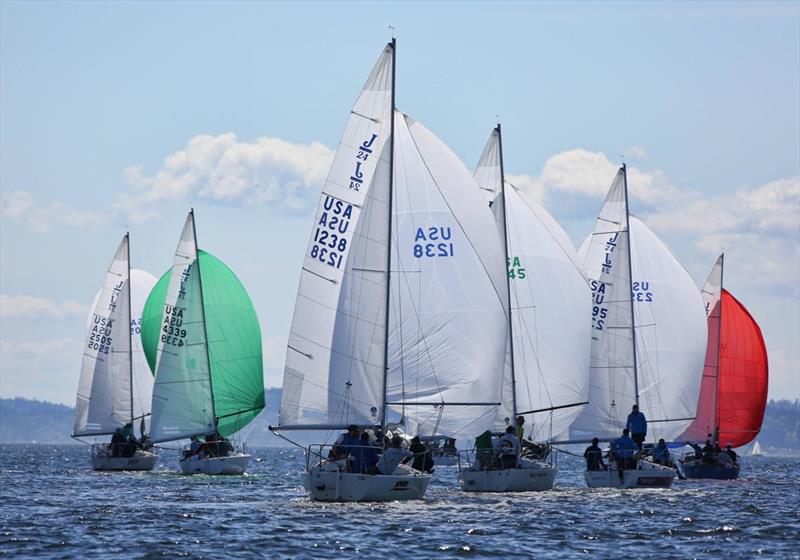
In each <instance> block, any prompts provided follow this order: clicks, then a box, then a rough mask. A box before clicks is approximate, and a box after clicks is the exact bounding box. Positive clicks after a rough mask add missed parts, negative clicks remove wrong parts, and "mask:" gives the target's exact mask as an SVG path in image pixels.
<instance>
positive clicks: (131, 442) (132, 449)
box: [122, 422, 137, 458]
mask: <svg viewBox="0 0 800 560" xmlns="http://www.w3.org/2000/svg"><path fill="white" fill-rule="evenodd" d="M122 435H123V436H124V437H125V444H123V445H122V456H123V457H129V458H130V457H133V456H134V455H135V454H136V444H137V442H136V436H134V435H133V424H131V423H130V422H128V423H127V424H125V425H124V426H123V427H122Z"/></svg>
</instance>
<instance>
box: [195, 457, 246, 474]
mask: <svg viewBox="0 0 800 560" xmlns="http://www.w3.org/2000/svg"><path fill="white" fill-rule="evenodd" d="M249 463H250V455H247V454H245V453H234V454H232V455H228V456H226V457H206V458H202V457H199V456H197V455H193V456H192V457H189V458H188V459H181V460H180V465H181V471H183V474H211V475H218V474H228V475H237V474H244V473H245V471H246V470H247V465H248V464H249Z"/></svg>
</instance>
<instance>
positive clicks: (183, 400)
mask: <svg viewBox="0 0 800 560" xmlns="http://www.w3.org/2000/svg"><path fill="white" fill-rule="evenodd" d="M194 231H195V230H194V213H193V212H189V216H188V217H187V218H186V223H185V224H184V226H183V232H182V233H181V239H180V241H179V242H178V248H177V249H176V250H175V259H174V261H173V264H172V272H171V273H170V278H169V286H168V288H167V295H166V297H165V298H164V310H163V312H162V319H161V330H160V333H159V335H160V336H159V340H158V354H157V358H156V373H155V382H154V386H153V401H152V410H153V416H152V425H151V427H150V437H151V438H152V440H153V441H154V442H156V443H157V442H162V441H171V440H176V439H183V438H188V437H191V436H195V435H202V434H207V433H210V432H212V431H213V430H214V427H215V424H216V419H215V418H214V403H213V400H212V393H211V368H210V366H209V362H208V344H207V341H206V328H205V323H204V310H203V294H202V293H201V284H200V269H199V262H198V260H197V242H196V239H195V234H194Z"/></svg>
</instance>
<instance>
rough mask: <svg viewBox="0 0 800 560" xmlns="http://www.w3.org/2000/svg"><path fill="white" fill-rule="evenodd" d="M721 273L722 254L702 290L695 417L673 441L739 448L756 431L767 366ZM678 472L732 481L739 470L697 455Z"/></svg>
mask: <svg viewBox="0 0 800 560" xmlns="http://www.w3.org/2000/svg"><path fill="white" fill-rule="evenodd" d="M724 268H725V255H724V254H722V255H720V256H719V258H718V259H717V262H716V263H715V264H714V267H713V268H712V269H711V273H710V274H709V276H708V280H706V283H705V285H704V286H703V290H702V295H703V303H704V304H705V310H706V313H707V315H708V345H707V346H706V359H705V368H704V370H703V381H702V385H701V389H700V398H699V399H698V402H697V413H696V418H695V420H694V422H692V424H691V425H690V426H689V427H688V428H687V429H686V431H685V432H684V434H683V435H682V436H681V437H679V438H678V440H679V441H686V442H703V441H705V440H706V439H707V438H709V436H710V439H711V440H713V441H716V442H719V444H720V445H727V444H730V445H731V447H742V446H744V445H747V444H748V443H750V442H751V441H752V440H753V439H754V438H755V437H756V436H757V435H758V432H759V431H760V430H761V422H762V420H763V419H764V409H765V407H766V405H767V386H768V381H769V379H768V378H769V366H768V361H767V349H766V346H765V345H764V337H763V336H762V335H761V329H760V328H759V327H758V323H756V321H755V319H753V317H752V316H751V315H750V313H748V311H747V309H746V308H745V307H744V305H742V304H741V303H740V302H739V301H738V300H737V299H736V298H735V297H733V296H732V295H731V294H730V292H728V291H727V290H726V289H725V288H724V287H723V276H724V275H723V273H724ZM756 445H758V442H756ZM754 450H755V447H754ZM683 469H684V472H685V473H686V476H687V477H689V478H718V479H733V478H736V477H738V475H739V465H735V464H728V462H727V461H725V465H722V464H718V462H710V461H708V460H706V461H703V460H702V458H701V457H698V456H696V455H690V456H687V457H685V458H684V460H683Z"/></svg>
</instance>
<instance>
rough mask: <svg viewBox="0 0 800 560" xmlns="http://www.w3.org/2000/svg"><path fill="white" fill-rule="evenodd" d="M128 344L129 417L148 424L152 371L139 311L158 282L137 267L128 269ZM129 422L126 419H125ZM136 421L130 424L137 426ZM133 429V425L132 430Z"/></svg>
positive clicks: (97, 298)
mask: <svg viewBox="0 0 800 560" xmlns="http://www.w3.org/2000/svg"><path fill="white" fill-rule="evenodd" d="M130 274H131V344H132V357H131V361H132V362H133V418H134V419H135V420H136V421H139V420H140V419H141V418H145V424H146V425H147V424H149V423H150V421H149V419H147V418H146V417H147V416H149V415H150V404H151V401H152V399H153V372H151V371H150V366H148V365H147V357H146V356H145V354H144V348H143V347H142V336H141V326H142V310H143V309H144V304H145V302H146V301H147V296H149V295H150V291H151V290H152V289H153V286H155V285H156V282H157V281H158V279H157V278H156V277H155V276H153V275H152V274H150V273H149V272H147V271H146V270H141V269H139V268H131V269H130ZM102 295H103V290H102V289H101V290H100V291H98V292H97V294H96V295H95V296H94V301H92V307H91V309H92V310H91V311H90V312H89V315H88V316H87V317H86V332H87V333H88V332H89V331H90V330H91V329H92V326H93V325H94V309H95V308H96V307H97V304H98V303H99V302H100V298H101V297H102ZM129 420H130V419H129ZM137 423H138V422H134V424H137ZM136 427H137V426H136V425H134V428H136Z"/></svg>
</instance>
